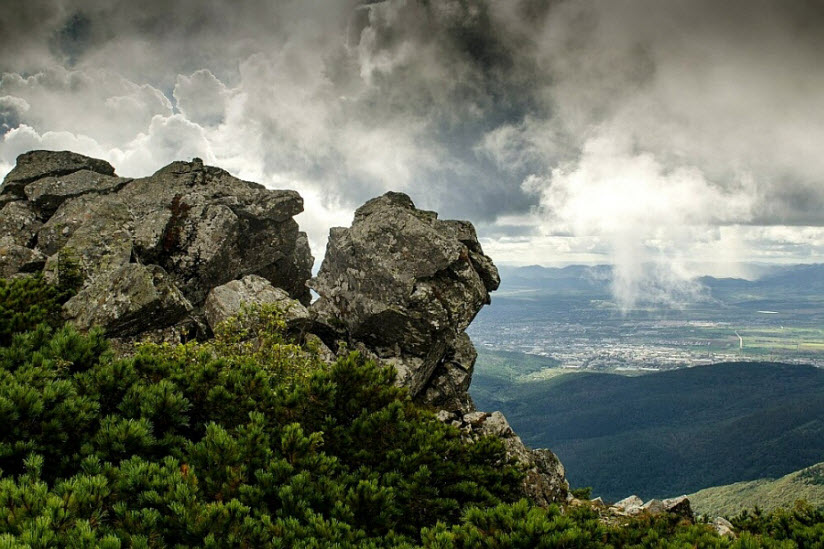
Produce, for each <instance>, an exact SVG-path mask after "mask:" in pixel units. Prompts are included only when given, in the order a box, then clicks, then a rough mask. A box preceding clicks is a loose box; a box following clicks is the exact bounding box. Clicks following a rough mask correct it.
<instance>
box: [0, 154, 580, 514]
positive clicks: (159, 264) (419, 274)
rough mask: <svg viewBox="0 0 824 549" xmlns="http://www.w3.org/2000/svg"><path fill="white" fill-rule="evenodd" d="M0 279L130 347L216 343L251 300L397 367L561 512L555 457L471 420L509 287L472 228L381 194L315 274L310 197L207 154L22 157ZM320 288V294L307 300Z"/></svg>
mask: <svg viewBox="0 0 824 549" xmlns="http://www.w3.org/2000/svg"><path fill="white" fill-rule="evenodd" d="M0 208H2V209H0V276H2V277H13V276H22V275H28V274H32V273H37V272H42V273H43V274H44V276H45V277H46V278H47V279H48V280H50V281H52V282H55V283H58V284H62V285H71V286H72V287H73V288H75V290H76V294H75V296H74V297H73V298H71V299H70V300H69V301H68V302H67V303H66V304H65V306H64V315H65V317H66V319H67V320H69V321H71V322H73V323H74V324H75V325H76V326H78V327H79V328H81V329H89V328H91V327H92V326H100V327H102V328H103V329H104V330H105V331H106V332H107V334H108V335H109V336H111V337H115V338H122V339H125V340H138V339H151V340H155V341H157V340H162V341H171V342H179V341H182V340H185V339H187V338H198V339H202V338H208V337H209V336H210V335H211V333H212V332H213V331H214V329H215V328H217V326H218V325H219V324H220V323H221V322H222V321H224V320H225V319H227V318H229V317H231V316H232V315H234V314H237V312H239V311H240V310H241V307H242V305H243V304H244V303H249V304H267V303H268V304H273V305H275V306H276V307H277V308H278V309H279V310H281V311H282V312H283V318H284V320H285V323H286V327H287V330H289V331H290V332H291V333H292V334H293V335H294V336H295V337H298V338H301V339H303V340H309V339H311V340H313V342H314V344H315V346H317V347H318V348H320V350H321V356H324V357H327V358H328V360H334V359H335V357H336V356H337V355H340V354H342V353H345V352H348V351H349V350H357V351H359V352H361V353H362V354H364V355H366V356H367V357H369V358H372V359H374V360H376V361H379V362H381V363H384V364H388V365H392V366H394V368H395V369H396V370H397V373H398V375H397V384H398V385H400V386H403V387H406V388H407V389H408V390H409V394H410V395H411V397H412V398H413V399H415V400H416V401H417V402H419V403H420V404H421V405H424V406H427V407H430V408H432V409H433V411H435V412H437V415H438V417H439V419H441V420H442V421H444V422H448V423H451V424H453V425H455V426H456V427H457V428H459V429H461V430H462V431H463V432H464V433H465V436H466V437H467V438H468V439H473V440H474V439H477V438H478V437H480V436H483V435H492V436H496V437H499V438H501V439H502V440H503V441H504V443H505V446H506V448H507V451H508V453H509V455H510V456H511V457H512V458H514V459H516V460H517V461H518V462H520V463H521V464H522V465H523V466H524V468H525V470H526V472H527V475H526V480H525V486H524V490H525V494H526V495H528V496H529V497H531V498H532V499H533V500H534V501H536V502H537V503H539V504H541V505H546V504H549V503H552V502H557V501H564V500H565V499H566V498H567V492H568V488H569V487H568V484H567V482H566V480H565V477H564V469H563V466H562V465H561V463H560V461H559V460H558V459H557V457H556V456H554V455H553V454H552V453H551V452H550V451H548V450H536V451H533V450H530V449H528V448H527V447H526V446H524V444H523V443H522V442H521V439H520V438H519V437H518V436H517V435H516V434H515V433H514V432H513V431H512V429H511V428H510V426H509V424H508V423H507V421H506V418H504V416H503V415H502V414H501V413H500V412H495V413H491V414H490V413H486V412H480V411H477V410H476V409H475V406H474V404H473V402H472V399H471V398H470V396H469V393H468V389H469V384H470V381H471V377H472V371H473V367H474V363H475V358H476V352H475V349H474V347H473V345H472V342H471V341H470V339H469V336H468V335H467V334H466V331H465V330H466V328H467V326H469V324H470V322H472V320H473V319H474V318H475V315H477V313H478V311H479V310H480V309H481V308H482V307H483V306H484V305H485V304H488V303H490V293H491V292H493V291H494V290H495V289H497V287H498V284H499V282H500V279H499V276H498V271H497V269H496V268H495V265H494V264H493V262H492V260H491V259H490V258H489V257H487V256H486V255H484V253H483V250H482V248H481V245H480V243H479V242H478V238H477V236H476V234H475V229H474V227H473V226H472V224H471V223H469V222H466V221H452V220H441V219H438V215H437V214H436V213H435V212H431V211H425V210H420V209H418V208H416V207H415V205H414V203H413V202H412V200H411V199H410V198H409V197H408V196H406V195H405V194H401V193H393V192H390V193H386V194H385V195H383V196H381V197H378V198H375V199H373V200H370V201H369V202H367V203H366V204H364V205H363V206H361V207H360V208H358V210H357V211H356V212H355V216H354V221H353V223H352V226H351V227H349V228H334V229H332V230H331V232H330V235H329V243H328V246H327V250H326V256H325V258H324V260H323V263H322V265H321V268H320V271H319V273H318V275H317V276H316V277H315V278H311V279H310V277H311V268H312V265H313V258H312V255H311V252H310V250H309V244H308V240H307V238H306V234H305V233H303V232H301V231H300V230H299V227H298V224H297V222H296V221H295V220H294V217H295V216H296V215H297V214H299V213H300V212H301V211H303V199H302V198H301V197H300V195H299V194H298V193H296V192H294V191H287V190H271V189H267V188H265V187H263V186H262V185H259V184H256V183H251V182H248V181H242V180H240V179H238V178H235V177H233V176H232V175H230V174H229V173H227V172H226V171H224V170H221V169H219V168H215V167H211V166H205V165H204V164H203V162H202V161H201V160H199V159H194V160H193V161H191V162H173V163H172V164H170V165H168V166H166V167H164V168H162V169H160V170H159V171H157V172H156V173H155V174H153V175H151V176H149V177H144V178H139V179H127V178H122V177H118V176H117V175H116V174H115V170H114V168H113V167H112V166H111V165H110V164H108V163H107V162H105V161H103V160H98V159H94V158H88V157H86V156H82V155H79V154H76V153H71V152H54V151H32V152H29V153H26V154H23V155H21V156H20V157H18V159H17V165H16V166H15V168H14V169H13V170H12V171H11V172H10V173H9V174H8V175H7V176H6V178H5V180H4V182H3V185H2V186H0ZM310 288H311V289H313V290H315V291H316V292H317V294H318V295H319V298H318V299H317V300H316V301H315V302H314V303H311V304H310Z"/></svg>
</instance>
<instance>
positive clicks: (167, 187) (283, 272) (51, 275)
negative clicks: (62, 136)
mask: <svg viewBox="0 0 824 549" xmlns="http://www.w3.org/2000/svg"><path fill="white" fill-rule="evenodd" d="M0 207H2V211H0V214H2V215H0V236H9V237H12V238H13V239H14V243H15V245H16V246H21V247H28V248H33V247H34V246H35V245H36V246H37V250H38V251H39V252H42V254H44V255H45V256H48V258H49V259H48V260H47V261H46V262H45V266H44V273H45V275H46V277H47V279H49V280H51V281H54V282H56V281H57V279H58V270H59V269H58V267H59V266H60V265H61V264H63V260H66V262H67V264H68V262H69V261H68V260H73V261H74V262H75V263H76V265H77V267H78V269H79V271H80V272H79V274H80V276H81V279H82V281H83V283H84V286H85V287H84V289H86V288H91V287H95V288H97V287H98V285H97V284H96V283H97V281H98V280H99V279H101V278H106V279H107V278H109V276H110V275H111V273H113V272H115V271H119V270H120V269H121V267H123V266H124V265H127V264H130V263H137V264H141V265H146V266H151V265H154V266H157V267H160V268H161V269H162V270H163V271H164V272H165V273H166V274H165V278H164V280H165V279H168V283H169V284H171V285H173V286H174V287H175V288H176V289H177V290H179V291H180V292H181V293H182V294H183V296H184V297H186V299H187V301H188V302H189V303H192V304H193V305H194V307H195V308H197V309H198V310H199V309H200V308H201V307H203V304H204V302H205V299H206V296H207V295H208V293H209V292H210V291H211V290H212V289H213V288H215V287H217V286H220V285H222V284H225V283H227V282H230V281H232V280H235V279H239V278H242V277H244V276H246V275H249V274H257V275H260V276H262V277H264V278H266V279H267V280H268V281H270V282H272V283H274V285H275V286H277V287H280V288H283V289H284V290H285V291H286V292H288V293H289V295H290V297H292V298H295V299H299V300H300V301H302V302H303V303H304V304H308V303H309V299H310V293H309V289H308V288H307V286H306V281H307V280H308V279H309V277H310V276H311V269H312V265H313V259H312V255H311V253H310V250H309V243H308V239H307V238H306V234H305V233H303V232H301V231H300V230H299V228H298V225H297V223H296V222H295V221H294V219H293V217H294V216H295V215H297V214H298V213H300V212H301V211H302V210H303V200H302V199H301V197H300V195H298V194H297V193H296V192H294V191H273V190H268V189H266V188H265V187H263V186H262V185H258V184H256V183H250V182H247V181H242V180H240V179H237V178H235V177H232V176H231V175H229V174H228V173H227V172H225V171H224V170H221V169H218V168H213V167H210V166H204V165H203V162H202V161H199V160H197V159H195V160H194V161H192V162H173V163H172V164H170V165H168V166H166V167H164V168H162V169H160V170H159V171H158V172H156V173H155V174H154V175H152V176H150V177H145V178H141V179H138V180H129V179H123V178H119V177H116V176H115V175H114V169H113V168H112V167H111V166H110V165H109V164H108V163H106V162H104V161H102V160H96V159H92V158H88V157H85V156H82V155H77V154H74V153H69V152H51V151H33V152H31V153H27V154H24V155H21V156H20V157H19V158H18V165H17V166H16V167H15V168H14V169H13V170H12V171H11V172H10V173H9V175H8V176H7V177H6V183H5V184H4V186H3V188H2V192H0ZM42 221H45V223H42ZM10 250H11V249H10ZM13 251H14V254H13V257H12V255H9V254H7V260H6V262H5V264H4V266H3V269H4V272H11V271H12V270H14V269H15V268H18V267H20V268H27V269H29V268H34V267H35V266H36V265H37V264H38V262H40V263H41V264H42V258H41V257H40V256H39V255H38V254H37V253H34V252H32V253H25V254H24V253H23V252H22V250H20V249H17V248H14V250H13ZM23 255H26V256H27V257H28V259H31V260H32V261H28V259H27V260H26V261H24V260H23V259H24V258H23ZM61 258H62V259H61ZM21 262H22V263H21ZM18 264H19V265H18ZM13 265H18V267H13ZM100 288H101V291H102V287H100ZM92 301H94V300H92ZM173 302H174V300H172V303H173ZM173 312H174V311H173ZM198 314H199V313H198ZM170 316H171V317H174V316H175V314H171V315H170ZM77 318H81V319H82V318H85V316H83V315H78V316H77ZM155 318H156V320H158V321H163V322H165V320H164V318H165V317H164V316H163V315H159V314H158V315H155ZM195 324H197V323H195ZM175 326H177V324H175V325H174V326H172V325H166V326H153V328H152V329H153V330H154V331H157V330H163V329H166V328H170V329H171V328H174V327H175ZM198 326H199V325H198ZM198 326H196V328H197V330H199V327H198ZM114 329H115V331H117V330H119V328H114ZM175 329H176V330H177V328H175ZM197 330H195V331H197ZM120 331H123V330H120ZM177 331H178V332H187V333H188V332H190V331H191V330H190V326H189V325H188V324H187V325H185V326H181V327H180V329H179V330H177ZM206 332H208V328H207V329H206ZM158 333H159V332H158ZM161 335H162V334H161ZM163 337H165V336H163Z"/></svg>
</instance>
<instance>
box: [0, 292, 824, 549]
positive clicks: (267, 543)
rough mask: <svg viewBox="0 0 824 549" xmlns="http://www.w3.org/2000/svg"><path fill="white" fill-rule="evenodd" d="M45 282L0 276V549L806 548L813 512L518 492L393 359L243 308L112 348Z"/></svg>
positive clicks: (503, 469) (490, 441)
mask: <svg viewBox="0 0 824 549" xmlns="http://www.w3.org/2000/svg"><path fill="white" fill-rule="evenodd" d="M63 296H64V294H62V291H61V290H57V289H54V288H51V287H49V286H48V285H47V284H45V282H44V281H43V280H42V279H39V278H31V279H17V280H14V281H0V319H2V322H3V324H2V329H3V330H4V331H3V332H2V334H3V335H4V339H3V340H2V344H0V548H13V547H14V548H17V547H20V548H23V547H31V548H40V547H104V548H116V547H137V548H141V547H284V548H286V547H289V548H292V547H307V548H308V547H376V548H377V547H417V546H425V547H431V548H439V549H447V548H463V547H467V548H468V547H500V548H509V547H512V548H517V547H523V548H527V547H529V548H533V547H729V546H733V547H756V546H770V547H794V546H796V544H797V545H800V546H805V547H818V546H821V543H822V526H821V525H822V524H824V519H823V518H822V516H821V513H820V512H817V511H813V510H810V509H804V508H799V509H798V510H797V511H795V514H793V515H791V516H789V515H788V516H784V515H775V516H767V517H764V516H760V515H758V516H749V515H748V516H742V517H739V519H738V520H737V522H736V525H737V526H738V527H739V528H740V529H741V530H742V531H743V534H742V536H741V538H740V539H739V540H737V541H733V540H729V539H726V538H719V537H718V536H716V535H715V534H713V533H712V531H711V530H710V528H709V527H708V526H706V525H700V524H699V525H690V524H684V523H681V522H679V521H678V519H677V518H672V517H661V518H653V517H644V518H641V519H638V520H635V521H634V522H630V523H627V524H625V525H622V526H621V527H615V526H606V525H604V524H603V523H601V522H600V521H599V520H598V519H597V514H596V513H595V511H593V510H592V509H588V508H586V507H584V508H568V509H564V510H562V509H560V508H559V507H557V506H553V507H550V508H549V509H540V508H537V507H534V506H532V505H531V504H529V503H527V502H526V501H524V500H519V497H520V494H521V492H520V483H521V480H522V476H523V473H522V472H521V471H520V470H519V469H518V468H517V467H515V466H514V465H513V464H512V463H511V462H510V461H508V460H507V458H506V455H505V451H504V448H503V445H502V443H501V441H500V440H497V439H494V438H485V439H482V440H480V441H478V442H475V443H470V442H467V441H465V440H464V439H462V437H461V434H460V433H459V432H458V431H457V430H456V429H454V428H453V427H451V426H448V425H445V424H442V423H440V422H439V421H437V420H436V419H435V418H434V417H433V415H432V414H431V413H430V412H428V411H426V410H424V409H422V408H420V407H418V406H416V405H415V404H413V403H412V402H411V400H410V399H409V397H408V395H407V393H406V392H405V391H404V390H403V389H399V388H397V387H395V386H394V385H393V381H394V376H395V373H394V371H393V370H391V369H388V368H383V367H380V366H378V365H376V364H374V363H372V362H369V361H365V360H363V359H362V358H361V357H360V356H358V355H357V354H354V353H352V354H348V355H346V356H343V357H341V358H339V359H338V360H337V361H336V362H334V363H333V364H325V363H323V362H322V361H321V360H320V359H319V358H318V356H317V353H316V352H314V351H313V350H312V349H306V348H304V347H302V346H300V345H296V344H295V343H294V342H290V341H289V340H288V338H286V337H285V336H284V335H283V331H282V328H283V326H282V322H281V320H280V317H279V315H278V313H277V311H275V310H271V309H265V308H263V309H258V310H246V311H244V313H242V314H241V315H240V317H239V318H237V319H234V320H232V321H230V322H229V323H227V324H226V325H224V326H223V327H222V328H221V329H220V330H218V334H217V336H216V338H215V339H214V340H212V341H209V342H204V343H189V344H186V345H179V346H169V345H140V346H138V347H137V348H136V349H135V351H134V353H133V355H132V356H129V357H127V358H122V357H120V358H118V357H116V356H115V355H114V354H113V353H112V351H111V350H110V348H109V344H108V342H107V340H106V339H105V337H104V336H103V334H102V332H100V331H94V330H93V331H91V332H90V333H88V334H80V333H77V332H76V331H75V330H74V329H72V328H71V327H68V326H62V325H60V322H59V305H60V302H61V300H62V299H63V298H64V297H63Z"/></svg>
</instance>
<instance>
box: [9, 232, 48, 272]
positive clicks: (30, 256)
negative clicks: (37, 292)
mask: <svg viewBox="0 0 824 549" xmlns="http://www.w3.org/2000/svg"><path fill="white" fill-rule="evenodd" d="M45 264H46V256H44V255H43V254H41V253H40V252H39V251H37V250H32V249H30V248H26V247H23V246H19V245H17V244H16V242H15V241H14V239H13V238H11V237H9V236H4V237H3V238H0V278H10V277H12V276H14V275H16V274H18V273H35V272H37V271H40V270H41V269H42V268H43V266H44V265H45Z"/></svg>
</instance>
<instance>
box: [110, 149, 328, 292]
mask: <svg viewBox="0 0 824 549" xmlns="http://www.w3.org/2000/svg"><path fill="white" fill-rule="evenodd" d="M114 196H116V197H117V198H118V199H120V200H123V201H124V202H126V203H127V204H128V205H129V210H130V212H131V213H132V215H133V216H134V218H135V225H136V236H135V254H136V255H137V256H138V257H139V258H140V260H141V261H143V262H144V263H156V264H159V265H161V266H162V267H164V268H165V269H166V270H167V271H168V272H169V274H170V275H172V276H173V277H174V278H175V281H176V283H177V285H178V287H179V288H180V289H181V291H182V292H183V293H184V294H185V295H186V297H187V298H188V299H189V300H190V301H192V302H193V303H196V304H197V303H203V301H204V300H205V298H206V295H207V294H208V293H209V291H210V290H211V289H212V288H214V287H216V286H219V285H221V284H225V283H226V282H229V281H231V280H235V279H237V278H241V277H243V276H246V275H248V274H258V275H260V276H263V277H264V278H266V279H268V280H269V281H270V282H272V284H273V285H275V286H276V287H279V288H283V289H284V290H286V291H287V292H288V293H289V294H290V296H292V297H293V298H296V299H298V300H300V301H301V302H303V303H304V304H308V303H309V299H310V295H309V290H308V288H306V284H305V283H306V280H307V279H308V278H309V276H310V275H311V265H312V262H313V260H312V256H311V254H310V253H309V248H308V243H307V240H306V235H305V234H304V233H301V232H300V231H299V229H298V225H297V223H296V222H295V221H294V220H293V219H292V217H293V216H295V215H297V214H298V213H300V212H301V211H303V199H302V198H301V197H300V195H299V194H298V193H296V192H294V191H273V190H267V189H266V188H265V187H263V186H262V185H258V184H257V183H250V182H248V181H242V180H240V179H237V178H235V177H232V176H231V175H229V173H228V172H226V171H224V170H221V169H219V168H213V167H211V166H203V164H202V162H199V161H198V160H197V159H196V160H195V161H193V162H174V163H172V164H170V165H169V166H166V167H165V168H162V169H161V170H159V171H158V172H156V173H155V174H154V175H152V176H151V177H147V178H142V179H137V180H135V181H132V182H131V183H129V184H127V185H126V186H125V187H124V188H123V189H122V190H120V191H119V192H118V193H116V195H114Z"/></svg>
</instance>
